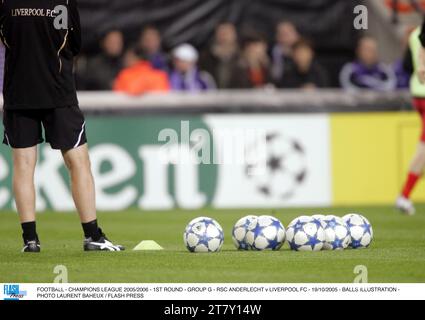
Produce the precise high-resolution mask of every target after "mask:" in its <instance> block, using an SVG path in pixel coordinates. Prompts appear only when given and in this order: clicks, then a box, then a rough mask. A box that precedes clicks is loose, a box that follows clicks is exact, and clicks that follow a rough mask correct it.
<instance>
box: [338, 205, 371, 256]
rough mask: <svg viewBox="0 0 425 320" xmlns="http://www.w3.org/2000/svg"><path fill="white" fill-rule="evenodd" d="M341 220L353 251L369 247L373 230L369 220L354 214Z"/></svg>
mask: <svg viewBox="0 0 425 320" xmlns="http://www.w3.org/2000/svg"><path fill="white" fill-rule="evenodd" d="M342 219H343V220H344V221H345V223H346V224H347V227H348V230H349V231H350V235H351V243H350V246H351V247H352V248H353V249H362V248H367V247H369V246H370V244H371V243H372V241H373V228H372V225H371V224H370V222H369V220H367V219H366V218H365V217H363V216H362V215H359V214H356V213H351V214H347V215H346V216H344V217H343V218H342Z"/></svg>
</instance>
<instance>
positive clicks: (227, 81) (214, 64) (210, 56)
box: [200, 23, 239, 89]
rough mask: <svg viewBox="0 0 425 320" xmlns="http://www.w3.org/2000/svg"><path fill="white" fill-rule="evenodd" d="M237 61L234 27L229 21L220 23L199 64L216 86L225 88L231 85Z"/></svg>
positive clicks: (236, 36)
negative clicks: (211, 77) (210, 44)
mask: <svg viewBox="0 0 425 320" xmlns="http://www.w3.org/2000/svg"><path fill="white" fill-rule="evenodd" d="M238 61H239V44H238V34H237V31H236V28H235V26H234V25H233V24H231V23H222V24H220V25H219V26H218V27H217V29H216V31H215V37H214V42H213V44H212V46H211V47H210V48H208V50H207V51H205V53H204V54H203V55H202V58H201V61H200V66H201V68H202V70H205V71H207V72H208V73H210V74H211V75H212V76H213V78H214V80H215V82H216V83H217V87H218V88H220V89H227V88H230V86H231V79H232V74H233V73H234V72H235V66H236V65H237V63H238Z"/></svg>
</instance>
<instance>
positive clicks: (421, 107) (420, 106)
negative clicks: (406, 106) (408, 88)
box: [413, 98, 425, 143]
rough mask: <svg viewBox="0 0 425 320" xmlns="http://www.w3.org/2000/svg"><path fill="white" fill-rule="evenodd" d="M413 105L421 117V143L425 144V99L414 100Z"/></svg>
mask: <svg viewBox="0 0 425 320" xmlns="http://www.w3.org/2000/svg"><path fill="white" fill-rule="evenodd" d="M413 105H414V106H415V108H416V110H417V111H418V112H419V114H420V115H421V120H422V134H421V141H422V142H424V143H425V98H413Z"/></svg>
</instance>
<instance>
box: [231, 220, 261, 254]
mask: <svg viewBox="0 0 425 320" xmlns="http://www.w3.org/2000/svg"><path fill="white" fill-rule="evenodd" d="M257 219H258V217H257V216H253V215H251V216H246V217H243V218H242V219H240V220H239V221H238V222H236V224H235V226H234V227H233V232H232V239H233V244H234V245H235V247H236V249H238V250H251V249H252V247H251V246H250V245H249V244H248V243H247V241H246V234H247V233H248V229H249V228H250V227H251V228H252V226H253V225H254V224H255V223H256V221H257Z"/></svg>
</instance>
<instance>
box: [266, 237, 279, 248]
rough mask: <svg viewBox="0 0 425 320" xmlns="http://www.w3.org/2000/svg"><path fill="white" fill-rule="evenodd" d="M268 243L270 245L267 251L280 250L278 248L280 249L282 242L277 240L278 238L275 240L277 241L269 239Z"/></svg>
mask: <svg viewBox="0 0 425 320" xmlns="http://www.w3.org/2000/svg"><path fill="white" fill-rule="evenodd" d="M268 242H269V245H268V246H267V249H272V250H275V249H276V248H278V247H279V245H280V242H279V241H277V239H276V238H275V239H273V240H270V239H268Z"/></svg>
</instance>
